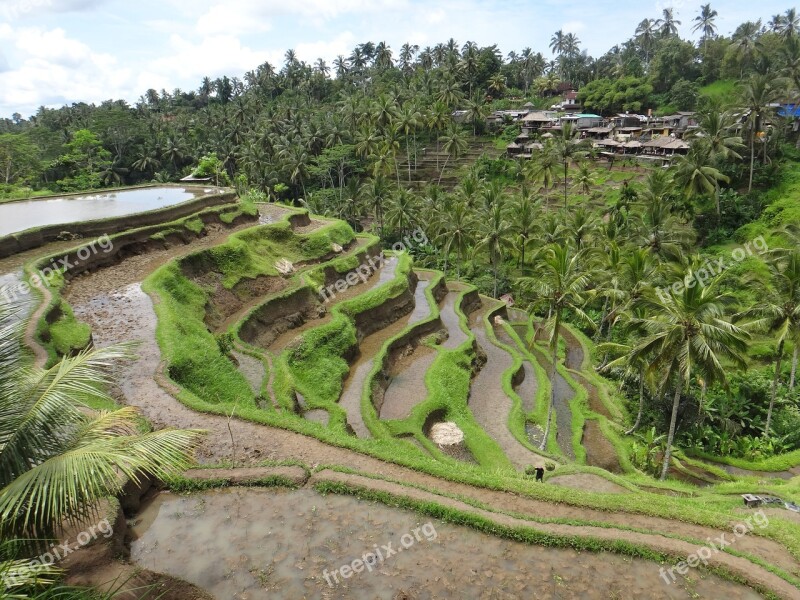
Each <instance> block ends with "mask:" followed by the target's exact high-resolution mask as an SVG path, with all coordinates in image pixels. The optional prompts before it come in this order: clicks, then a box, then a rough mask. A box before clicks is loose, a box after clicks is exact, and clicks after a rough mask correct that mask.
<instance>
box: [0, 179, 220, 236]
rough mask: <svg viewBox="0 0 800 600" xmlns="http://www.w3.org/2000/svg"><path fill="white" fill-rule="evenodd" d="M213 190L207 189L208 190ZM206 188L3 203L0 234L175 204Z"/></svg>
mask: <svg viewBox="0 0 800 600" xmlns="http://www.w3.org/2000/svg"><path fill="white" fill-rule="evenodd" d="M212 191H213V190H211V189H209V190H207V192H208V193H210V192H212ZM204 192H206V190H203V189H202V188H200V189H190V188H144V189H139V190H127V191H123V192H107V193H97V194H91V195H87V196H69V197H65V198H51V199H48V200H25V201H23V202H10V203H7V204H1V205H0V236H4V235H8V234H10V233H16V232H19V231H25V230H26V229H31V228H33V227H42V226H43V225H58V224H62V223H64V224H67V223H78V222H80V221H93V220H97V219H107V218H110V217H121V216H125V215H132V214H136V213H141V212H146V211H149V210H155V209H157V208H164V207H166V206H173V205H175V204H179V203H180V202H185V201H187V200H191V199H192V198H195V197H196V196H199V195H201V194H203V193H204Z"/></svg>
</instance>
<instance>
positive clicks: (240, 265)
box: [143, 213, 354, 408]
mask: <svg viewBox="0 0 800 600" xmlns="http://www.w3.org/2000/svg"><path fill="white" fill-rule="evenodd" d="M353 237H354V234H353V232H352V229H350V227H349V226H348V225H347V224H346V223H343V222H341V221H337V222H334V223H331V224H330V225H326V226H324V227H322V228H320V229H319V230H317V231H314V232H312V233H310V234H307V235H294V233H293V232H292V231H291V225H290V224H289V214H288V213H287V215H286V217H285V218H284V220H282V221H280V222H278V223H275V224H272V225H262V226H257V227H253V228H250V229H247V230H245V231H242V232H240V233H238V234H234V235H233V236H231V237H230V238H229V240H228V241H227V242H225V243H223V244H220V245H218V246H214V247H212V248H209V249H207V250H202V251H200V252H195V253H193V254H190V255H188V256H186V257H184V258H182V259H180V260H179V261H173V262H171V263H168V264H166V265H164V266H162V267H161V268H159V269H158V270H156V271H155V272H154V273H153V274H152V275H151V276H150V277H148V278H147V280H146V281H145V284H144V286H143V287H144V289H145V291H147V292H148V293H151V294H155V295H157V296H158V297H159V299H160V302H159V303H158V304H157V305H156V313H157V314H158V317H159V324H158V329H157V333H156V336H157V338H158V341H159V344H160V346H161V348H162V352H163V355H164V359H165V360H166V362H167V364H168V372H169V376H170V378H171V379H172V380H174V381H175V382H176V383H178V384H179V385H182V386H184V387H186V388H187V389H188V390H190V391H191V392H193V393H195V394H197V395H198V396H200V397H203V398H207V399H210V401H213V402H217V403H220V404H230V405H231V408H232V407H233V406H234V405H236V406H237V408H238V407H254V406H255V404H256V398H255V394H254V393H253V390H252V388H251V387H250V385H249V383H248V382H247V381H246V379H245V378H244V376H243V375H242V374H241V373H240V372H239V370H238V369H237V368H236V367H235V365H234V364H233V363H232V362H231V361H230V360H229V358H228V357H227V356H226V355H224V354H223V353H222V351H221V349H220V347H219V345H218V344H217V340H216V337H215V336H214V335H213V334H212V333H211V332H209V331H208V328H207V327H206V324H205V320H204V319H205V316H206V310H207V306H208V305H209V301H210V295H209V294H210V291H209V290H206V289H204V288H203V287H201V286H200V285H198V284H197V283H195V282H194V281H192V280H191V279H189V278H188V277H187V276H186V274H185V273H186V271H189V272H197V271H199V272H202V273H207V272H216V273H219V274H220V275H221V278H222V282H223V285H224V286H225V287H228V288H233V287H234V286H235V285H236V284H238V283H240V282H242V281H243V280H245V279H255V278H256V277H259V276H278V271H277V269H276V268H275V262H276V261H277V260H279V259H283V258H285V259H288V260H290V261H291V262H293V263H295V262H298V261H300V260H309V259H316V258H319V257H322V256H325V255H327V254H329V253H330V249H331V244H332V243H337V244H340V245H342V244H346V243H348V242H349V241H351V240H352V239H353Z"/></svg>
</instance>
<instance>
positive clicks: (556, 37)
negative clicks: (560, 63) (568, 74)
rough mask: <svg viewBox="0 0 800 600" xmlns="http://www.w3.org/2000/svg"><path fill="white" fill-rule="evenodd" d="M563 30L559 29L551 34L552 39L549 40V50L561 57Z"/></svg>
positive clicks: (562, 51)
mask: <svg viewBox="0 0 800 600" xmlns="http://www.w3.org/2000/svg"><path fill="white" fill-rule="evenodd" d="M564 38H565V36H564V30H563V29H559V30H558V31H556V32H555V33H554V34H553V37H551V38H550V50H551V51H552V52H553V54H556V55H559V56H560V55H561V54H563V53H564Z"/></svg>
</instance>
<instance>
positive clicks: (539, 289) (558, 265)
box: [520, 244, 591, 450]
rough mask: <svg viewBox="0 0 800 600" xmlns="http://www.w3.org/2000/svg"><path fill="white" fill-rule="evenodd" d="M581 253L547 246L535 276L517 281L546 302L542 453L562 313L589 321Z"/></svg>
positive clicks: (586, 276) (552, 395) (550, 410)
mask: <svg viewBox="0 0 800 600" xmlns="http://www.w3.org/2000/svg"><path fill="white" fill-rule="evenodd" d="M583 258H584V254H583V252H581V251H575V250H573V249H572V248H571V247H570V246H569V245H556V244H552V245H550V246H548V247H547V248H546V249H545V250H544V252H543V253H542V254H541V260H540V263H539V268H538V270H537V273H536V275H535V276H533V277H523V278H520V283H521V285H522V286H523V287H528V288H529V289H531V290H532V291H533V292H534V294H536V295H537V296H538V297H539V298H541V299H542V300H544V301H545V302H547V304H548V308H549V314H550V316H549V318H548V322H547V328H548V329H549V331H550V353H551V361H552V364H551V372H550V381H551V383H553V385H551V386H550V406H549V407H548V409H547V424H546V425H545V430H544V436H543V438H542V442H541V444H540V445H539V449H540V450H544V448H545V446H546V445H547V438H548V436H549V435H550V424H551V422H552V420H553V409H554V407H555V401H556V397H555V389H556V386H555V380H556V368H557V366H558V340H559V339H560V337H561V320H562V317H563V315H564V311H565V310H570V311H571V312H573V313H574V314H575V315H576V316H578V317H579V318H581V320H583V321H585V322H586V323H588V324H591V319H590V318H589V317H588V316H587V315H586V313H584V312H583V309H582V306H583V305H584V303H585V300H586V299H585V296H584V294H585V291H586V288H587V286H588V285H589V274H588V273H585V272H582V271H581V264H582V262H583Z"/></svg>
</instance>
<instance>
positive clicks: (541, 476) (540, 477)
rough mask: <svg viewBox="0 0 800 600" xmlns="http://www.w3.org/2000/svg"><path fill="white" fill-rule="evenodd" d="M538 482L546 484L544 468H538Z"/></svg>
mask: <svg viewBox="0 0 800 600" xmlns="http://www.w3.org/2000/svg"><path fill="white" fill-rule="evenodd" d="M536 481H541V482H542V483H544V467H536Z"/></svg>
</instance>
